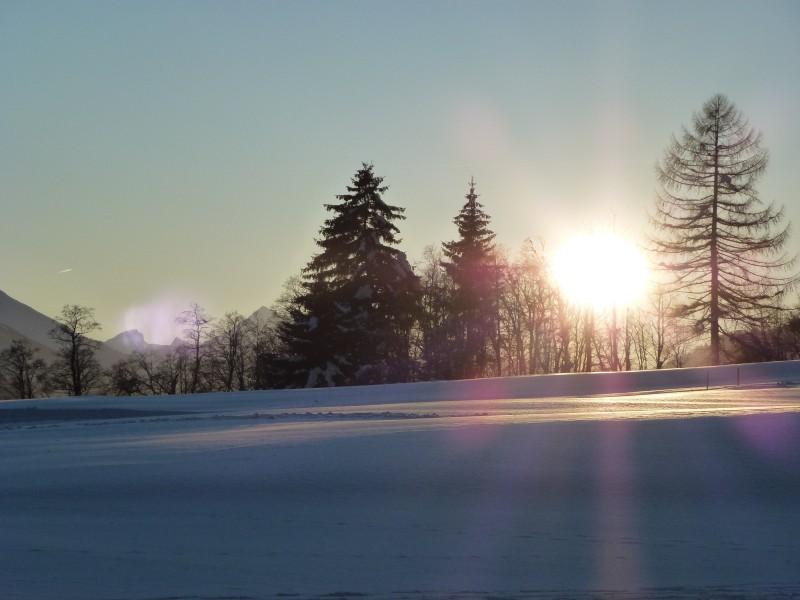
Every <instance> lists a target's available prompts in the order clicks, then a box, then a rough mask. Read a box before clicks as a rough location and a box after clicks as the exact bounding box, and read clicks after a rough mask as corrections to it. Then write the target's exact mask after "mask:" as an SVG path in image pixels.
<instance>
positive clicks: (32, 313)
mask: <svg viewBox="0 0 800 600" xmlns="http://www.w3.org/2000/svg"><path fill="white" fill-rule="evenodd" d="M57 325H58V322H57V321H56V320H55V319H52V318H50V317H48V316H47V315H43V314H42V313H40V312H39V311H37V310H34V309H33V308H31V307H30V306H28V305H27V304H23V303H22V302H20V301H19V300H15V299H14V298H12V297H11V296H9V295H8V294H6V293H5V292H3V291H0V350H1V349H5V348H7V347H8V346H9V345H10V344H11V342H12V341H13V340H15V339H20V338H22V339H26V340H28V341H29V342H31V343H32V344H33V345H34V346H38V347H40V348H41V349H42V350H43V351H44V354H43V355H42V358H44V359H45V360H51V358H50V357H53V356H54V354H55V353H57V352H58V349H59V347H58V344H56V342H55V341H54V340H53V339H52V338H51V337H50V331H51V330H52V329H53V328H54V327H56V326H57ZM100 344H101V345H100V348H99V349H98V350H97V353H96V356H97V360H98V362H99V363H100V364H101V365H102V366H104V367H110V366H111V365H113V364H114V363H115V362H117V361H118V360H120V359H122V358H125V355H126V354H128V352H124V351H119V350H117V349H115V348H114V347H111V346H108V345H107V344H103V343H102V342H100Z"/></svg>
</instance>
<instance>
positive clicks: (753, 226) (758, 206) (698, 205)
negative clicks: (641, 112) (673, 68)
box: [651, 95, 797, 365]
mask: <svg viewBox="0 0 800 600" xmlns="http://www.w3.org/2000/svg"><path fill="white" fill-rule="evenodd" d="M767 159H768V154H767V151H766V150H765V149H763V148H762V136H761V133H759V132H757V131H755V130H754V129H753V128H752V127H751V126H750V124H749V123H748V121H747V119H746V118H745V117H744V116H743V115H742V113H741V112H739V111H738V110H737V109H736V107H735V106H734V105H733V103H732V102H731V101H730V100H728V98H726V97H725V96H723V95H716V96H714V97H713V98H711V99H710V100H709V101H708V102H706V103H705V104H704V105H703V109H702V111H701V112H700V113H699V114H697V113H696V114H695V115H694V117H693V120H692V128H691V130H690V129H687V128H685V127H684V128H683V131H682V133H681V136H680V139H678V138H676V137H674V136H673V138H672V141H671V143H670V145H669V147H668V148H667V150H666V152H665V154H664V158H663V159H662V161H661V162H660V163H659V164H658V166H657V169H656V172H657V174H658V179H659V181H660V183H661V191H660V193H659V194H658V195H657V197H656V207H655V214H654V215H652V216H651V222H652V224H653V225H654V226H655V229H656V235H655V236H654V237H653V242H654V249H655V251H656V252H657V253H659V254H660V255H661V257H662V265H663V266H664V267H665V268H666V269H667V270H668V271H669V272H670V273H671V274H672V276H673V282H674V289H675V291H678V292H680V293H681V294H683V295H684V296H685V298H686V301H685V303H684V304H683V305H682V306H681V308H680V311H679V312H680V314H681V315H682V316H684V317H686V318H689V319H691V320H692V321H693V322H694V325H695V330H696V331H697V332H698V333H700V332H708V333H709V336H710V342H711V355H710V362H711V364H714V365H716V364H719V363H720V353H721V348H722V346H721V344H720V339H721V337H724V336H727V337H733V336H735V334H736V328H737V327H742V326H744V327H751V326H753V325H757V324H758V322H759V319H760V317H759V315H760V314H763V312H764V310H765V309H770V308H775V307H778V306H779V305H780V302H781V298H782V296H783V294H784V293H785V292H786V290H787V289H788V288H789V287H790V286H791V285H792V284H793V283H794V282H795V281H796V280H797V278H796V276H790V277H785V276H782V275H781V274H780V273H781V271H784V272H785V271H786V270H787V269H789V268H790V267H791V265H792V263H793V262H794V261H793V259H790V258H787V256H786V255H785V254H784V253H783V248H784V246H785V244H786V242H787V240H788V236H789V228H788V226H785V227H782V226H781V221H782V219H783V210H782V209H776V208H775V207H774V205H772V204H770V205H766V206H765V205H764V204H762V202H761V201H760V200H759V197H758V193H757V191H756V183H757V182H758V180H759V178H760V177H761V176H762V175H763V173H764V171H765V170H766V168H767ZM775 228H778V229H777V231H775Z"/></svg>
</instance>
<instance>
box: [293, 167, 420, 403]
mask: <svg viewBox="0 0 800 600" xmlns="http://www.w3.org/2000/svg"><path fill="white" fill-rule="evenodd" d="M382 182H383V178H382V177H377V176H376V175H375V173H374V172H373V166H372V165H370V164H366V163H364V164H363V165H362V168H361V169H359V170H358V171H357V172H356V174H355V176H354V177H353V179H352V183H351V185H349V186H348V187H347V193H346V194H341V195H338V196H337V197H336V198H337V200H339V202H338V203H336V204H326V205H325V208H326V209H327V210H328V211H330V212H332V213H333V217H331V218H330V219H327V220H326V221H325V224H324V225H323V227H322V228H321V229H320V239H319V240H317V245H318V246H319V247H320V248H321V249H322V251H321V252H320V253H319V254H317V255H316V256H314V257H313V258H312V259H311V261H310V262H309V263H308V265H307V266H306V268H305V269H304V271H303V275H304V280H303V284H302V291H301V292H300V294H299V295H298V296H297V298H296V300H295V302H294V304H293V306H292V307H291V308H290V311H289V312H290V319H289V321H288V322H287V323H286V324H284V326H283V327H282V331H281V336H282V339H283V340H284V343H285V344H286V346H287V350H288V354H289V363H288V365H289V367H290V369H289V370H290V377H289V381H288V382H287V383H288V384H289V385H295V386H306V387H316V386H324V385H327V386H332V385H346V384H360V383H382V382H397V381H407V380H408V379H409V378H410V377H411V360H410V331H411V326H412V324H413V321H414V316H415V313H416V303H417V294H418V286H419V284H418V278H417V277H416V275H414V273H413V271H412V269H411V266H410V265H409V263H408V261H407V259H406V256H405V254H404V253H403V252H402V251H401V250H399V249H398V248H397V247H396V246H397V244H399V242H400V240H399V238H398V237H397V235H398V233H399V229H398V228H397V226H396V225H395V223H394V222H395V221H398V220H402V219H404V218H405V217H404V216H403V212H404V211H405V209H403V208H399V207H397V206H391V205H389V204H387V203H386V202H384V201H383V198H382V195H383V194H385V193H386V190H387V189H388V186H383V185H381V184H382Z"/></svg>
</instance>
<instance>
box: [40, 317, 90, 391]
mask: <svg viewBox="0 0 800 600" xmlns="http://www.w3.org/2000/svg"><path fill="white" fill-rule="evenodd" d="M56 321H58V325H56V326H55V327H54V328H53V329H52V330H51V331H50V337H52V338H53V340H55V342H56V343H57V344H58V345H59V356H60V361H59V364H58V365H57V368H56V370H55V373H54V378H55V381H56V384H57V385H60V386H61V387H62V388H63V389H64V390H65V391H66V392H67V393H68V394H69V395H71V396H82V395H84V394H85V393H86V392H88V391H89V390H91V389H92V387H93V386H94V385H95V384H96V383H98V381H99V379H100V377H101V375H102V371H101V369H100V365H99V363H98V362H97V359H96V358H95V351H96V350H97V349H98V348H99V347H100V343H99V342H97V341H95V340H93V339H91V338H90V337H89V334H90V333H92V332H94V331H96V330H98V329H100V323H98V322H97V321H95V320H94V309H93V308H89V307H87V306H80V305H77V304H67V305H65V306H64V308H63V309H61V314H59V316H58V317H57V318H56Z"/></svg>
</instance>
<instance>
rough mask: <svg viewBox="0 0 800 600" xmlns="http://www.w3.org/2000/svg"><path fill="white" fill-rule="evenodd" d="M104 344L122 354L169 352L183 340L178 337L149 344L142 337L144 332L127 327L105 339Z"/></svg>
mask: <svg viewBox="0 0 800 600" xmlns="http://www.w3.org/2000/svg"><path fill="white" fill-rule="evenodd" d="M104 343H105V345H106V346H108V347H109V348H111V349H113V350H116V351H117V352H122V353H123V354H130V353H132V352H147V351H154V352H163V353H166V352H169V351H170V350H173V349H174V348H177V347H178V346H180V345H181V344H182V343H183V342H182V341H181V339H180V338H175V339H174V340H172V343H171V344H151V343H150V342H147V341H146V340H145V339H144V334H143V333H142V332H141V331H139V330H138V329H129V330H128V331H123V332H122V333H118V334H117V335H115V336H114V337H113V338H111V339H109V340H106V341H105V342H104Z"/></svg>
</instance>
